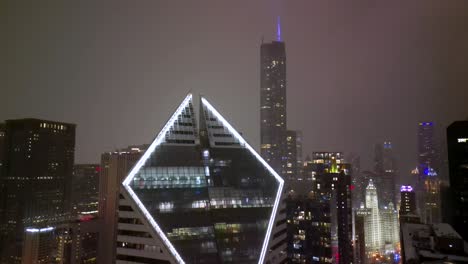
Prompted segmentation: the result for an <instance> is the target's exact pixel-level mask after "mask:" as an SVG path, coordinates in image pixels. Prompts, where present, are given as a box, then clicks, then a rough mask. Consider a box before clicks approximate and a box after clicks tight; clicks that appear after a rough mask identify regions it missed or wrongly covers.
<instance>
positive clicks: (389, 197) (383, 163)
mask: <svg viewBox="0 0 468 264" xmlns="http://www.w3.org/2000/svg"><path fill="white" fill-rule="evenodd" d="M374 150H375V157H374V162H375V166H374V173H375V174H376V177H375V178H374V181H375V182H374V184H375V185H376V187H377V190H378V192H379V193H378V196H379V203H380V204H379V206H381V207H382V206H388V204H389V203H392V204H395V203H396V201H395V194H396V190H395V177H396V160H395V157H394V155H393V146H392V142H390V141H385V142H383V144H381V143H379V144H375V146H374Z"/></svg>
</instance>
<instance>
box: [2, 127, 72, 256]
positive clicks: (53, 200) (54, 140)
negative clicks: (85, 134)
mask: <svg viewBox="0 0 468 264" xmlns="http://www.w3.org/2000/svg"><path fill="white" fill-rule="evenodd" d="M4 133H5V139H4V144H3V149H2V150H1V151H2V153H3V154H2V155H3V157H4V159H3V165H2V172H1V181H2V185H3V191H2V193H1V194H0V195H1V202H0V206H1V207H2V210H1V211H2V215H1V216H0V231H1V245H0V250H1V256H2V261H3V262H2V263H19V262H20V261H21V245H22V240H23V234H24V231H25V229H26V228H28V227H31V226H39V225H45V224H46V223H47V222H49V221H50V222H54V221H56V219H57V218H62V216H63V214H64V213H66V212H67V211H69V209H70V198H71V197H70V193H71V191H70V188H71V179H72V172H73V162H74V148H75V125H73V124H66V123H60V122H55V121H46V120H39V119H18V120H7V121H6V122H5V129H4Z"/></svg>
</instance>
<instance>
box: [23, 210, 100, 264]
mask: <svg viewBox="0 0 468 264" xmlns="http://www.w3.org/2000/svg"><path fill="white" fill-rule="evenodd" d="M49 224H51V225H46V226H36V227H28V228H26V230H25V231H24V239H23V244H22V249H21V251H22V260H21V263H22V264H38V263H51V264H52V263H53V264H62V263H63V264H65V263H67V264H78V263H89V264H94V263H97V249H98V244H97V243H98V237H99V228H100V225H99V221H98V219H97V218H94V217H93V216H91V215H83V216H80V217H79V218H67V219H61V220H59V221H57V222H55V223H49Z"/></svg>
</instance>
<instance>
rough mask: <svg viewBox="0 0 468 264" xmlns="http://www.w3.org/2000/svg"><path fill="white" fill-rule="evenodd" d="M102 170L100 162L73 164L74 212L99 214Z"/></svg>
mask: <svg viewBox="0 0 468 264" xmlns="http://www.w3.org/2000/svg"><path fill="white" fill-rule="evenodd" d="M100 171H101V166H100V165H99V164H76V165H75V166H73V180H72V207H73V208H72V211H73V212H74V214H82V213H86V214H90V213H95V214H97V212H98V201H99V174H100Z"/></svg>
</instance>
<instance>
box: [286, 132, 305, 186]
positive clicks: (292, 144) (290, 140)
mask: <svg viewBox="0 0 468 264" xmlns="http://www.w3.org/2000/svg"><path fill="white" fill-rule="evenodd" d="M300 144H301V143H300V133H299V136H298V132H297V131H294V130H288V131H286V167H285V168H284V175H283V176H284V178H285V179H286V180H288V181H294V180H297V177H298V175H299V170H300V166H299V164H298V157H300V156H301V155H300V153H299V151H302V146H301V145H300Z"/></svg>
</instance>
